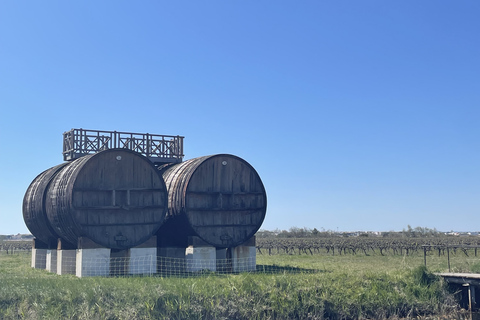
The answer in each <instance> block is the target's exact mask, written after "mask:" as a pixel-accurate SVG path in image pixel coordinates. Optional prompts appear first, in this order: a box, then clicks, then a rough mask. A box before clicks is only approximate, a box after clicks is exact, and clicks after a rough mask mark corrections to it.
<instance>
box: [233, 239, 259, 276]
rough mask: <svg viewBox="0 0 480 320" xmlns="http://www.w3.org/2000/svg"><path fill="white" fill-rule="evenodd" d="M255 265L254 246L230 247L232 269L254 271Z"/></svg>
mask: <svg viewBox="0 0 480 320" xmlns="http://www.w3.org/2000/svg"><path fill="white" fill-rule="evenodd" d="M256 265H257V251H256V248H255V246H253V247H252V246H243V245H241V246H238V247H235V248H232V271H233V272H249V271H255V270H256Z"/></svg>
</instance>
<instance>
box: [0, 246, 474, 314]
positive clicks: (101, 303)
mask: <svg viewBox="0 0 480 320" xmlns="http://www.w3.org/2000/svg"><path fill="white" fill-rule="evenodd" d="M479 260H480V259H475V258H472V257H467V256H465V255H464V254H463V253H462V254H460V253H457V254H456V255H454V254H452V257H451V266H452V269H453V270H452V271H469V270H472V269H475V268H478V261H479ZM29 261H30V256H29V254H22V253H20V254H13V255H11V254H10V255H6V254H0V319H387V318H390V319H399V318H417V319H440V318H441V319H461V318H465V319H467V318H468V315H467V314H466V313H464V312H462V311H461V310H460V308H459V306H458V303H457V301H456V300H455V299H454V295H453V293H452V292H451V291H449V290H447V288H446V286H445V284H444V283H443V282H442V281H441V280H440V279H438V278H437V277H435V276H434V275H433V274H432V272H437V271H448V267H447V259H446V257H445V256H440V257H438V256H436V255H430V256H428V259H427V266H428V269H425V268H424V267H423V255H422V254H417V255H414V256H394V255H386V256H380V255H370V256H365V255H336V256H331V255H322V254H318V255H273V256H267V255H258V256H257V265H258V268H259V269H260V270H263V269H265V270H267V269H268V270H269V273H263V272H259V273H255V274H248V273H245V274H237V275H222V276H219V275H205V276H203V277H195V278H173V277H172V278H160V277H130V278H128V277H127V278H82V279H79V278H76V277H74V276H58V275H55V274H51V273H48V272H46V271H44V270H34V269H31V268H30V267H29Z"/></svg>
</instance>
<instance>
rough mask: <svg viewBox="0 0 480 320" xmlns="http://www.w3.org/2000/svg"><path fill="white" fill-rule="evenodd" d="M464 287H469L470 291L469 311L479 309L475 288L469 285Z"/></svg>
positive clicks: (466, 284)
mask: <svg viewBox="0 0 480 320" xmlns="http://www.w3.org/2000/svg"><path fill="white" fill-rule="evenodd" d="M463 286H464V287H467V290H468V310H469V311H470V312H473V311H475V309H476V307H477V303H476V301H475V286H474V285H472V284H469V283H465V284H464V285H463Z"/></svg>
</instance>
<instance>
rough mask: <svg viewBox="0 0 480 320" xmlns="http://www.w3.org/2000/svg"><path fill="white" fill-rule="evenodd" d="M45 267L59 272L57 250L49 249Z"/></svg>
mask: <svg viewBox="0 0 480 320" xmlns="http://www.w3.org/2000/svg"><path fill="white" fill-rule="evenodd" d="M45 269H47V271H50V272H53V273H57V250H56V249H47V255H46V262H45Z"/></svg>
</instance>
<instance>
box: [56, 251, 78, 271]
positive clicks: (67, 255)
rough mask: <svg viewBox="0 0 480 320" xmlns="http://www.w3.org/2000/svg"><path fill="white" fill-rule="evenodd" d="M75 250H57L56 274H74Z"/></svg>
mask: <svg viewBox="0 0 480 320" xmlns="http://www.w3.org/2000/svg"><path fill="white" fill-rule="evenodd" d="M76 255H77V252H76V250H58V251H57V274H59V275H62V274H75V267H76Z"/></svg>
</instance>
